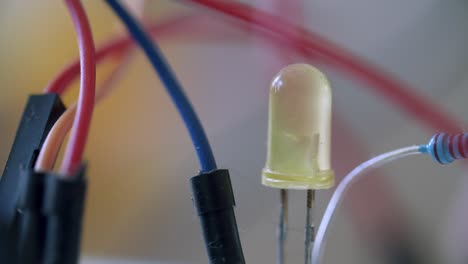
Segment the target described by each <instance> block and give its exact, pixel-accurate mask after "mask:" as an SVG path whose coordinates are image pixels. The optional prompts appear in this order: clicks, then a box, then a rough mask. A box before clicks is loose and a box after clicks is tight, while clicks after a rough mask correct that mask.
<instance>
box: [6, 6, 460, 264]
mask: <svg viewBox="0 0 468 264" xmlns="http://www.w3.org/2000/svg"><path fill="white" fill-rule="evenodd" d="M127 2H129V3H130V4H133V5H134V7H135V8H134V10H135V12H139V14H140V16H141V17H144V18H145V19H147V20H151V21H158V20H162V19H164V18H166V17H169V16H172V15H174V14H177V13H194V14H198V15H199V16H200V20H201V22H200V23H199V24H198V25H199V26H198V30H186V31H184V30H179V31H178V32H179V33H174V34H168V35H166V37H164V38H163V37H161V38H160V39H158V37H156V40H157V41H158V43H159V44H160V46H161V48H162V50H163V51H164V52H165V54H166V55H167V57H168V59H169V61H170V63H171V64H172V66H173V69H174V70H175V71H176V73H177V75H178V77H179V78H180V80H181V82H182V84H183V85H184V87H185V88H186V91H187V94H188V95H189V97H190V98H191V99H192V101H193V104H194V106H195V108H196V110H197V111H198V113H199V115H200V117H201V119H202V122H203V124H204V125H205V129H206V131H207V133H208V136H209V138H210V140H211V143H212V146H213V148H214V152H215V155H216V157H217V161H218V165H219V167H221V168H227V169H230V171H231V177H232V181H233V185H234V188H235V189H234V190H235V194H236V200H237V210H236V212H237V219H238V224H239V227H240V231H241V234H240V235H241V239H242V242H243V246H244V253H245V255H246V260H247V262H248V263H274V261H275V249H276V242H275V239H276V223H277V213H278V212H277V211H278V202H279V191H277V190H272V189H268V188H266V187H263V186H261V184H260V173H261V169H262V168H263V165H264V161H265V150H266V145H265V143H266V131H267V130H266V129H267V127H266V126H267V104H268V100H267V99H268V96H267V95H268V89H269V83H270V81H271V79H272V77H273V76H274V75H275V74H276V73H277V72H278V71H279V70H280V69H281V68H282V67H284V66H285V65H286V64H288V63H293V62H308V63H312V64H314V62H313V61H308V60H306V59H305V58H302V57H300V56H297V55H294V54H293V53H289V52H286V51H284V50H282V49H278V48H277V47H275V46H274V45H272V43H271V42H270V41H266V40H264V39H262V38H261V37H259V36H257V35H256V31H255V30H254V29H251V28H250V29H249V28H248V27H247V28H245V27H244V30H242V31H241V30H238V29H236V27H235V26H233V25H235V24H232V23H233V20H228V21H226V22H227V23H221V22H222V21H224V17H223V16H222V15H218V14H215V13H214V12H212V11H207V10H205V9H203V8H200V7H197V6H193V5H190V4H188V3H184V2H185V1H169V0H164V1H162V0H161V1H127ZM243 2H246V3H249V4H251V5H253V6H256V7H258V8H261V9H263V10H265V11H268V12H271V13H275V14H277V15H279V16H281V17H283V18H284V19H286V20H288V21H291V22H293V23H296V24H300V25H303V26H304V27H305V28H307V29H309V30H311V31H313V32H317V33H319V34H320V35H322V36H324V37H326V38H327V39H329V40H331V41H333V42H335V43H337V44H339V45H340V46H342V47H345V48H346V49H348V50H350V51H352V52H353V53H354V54H356V55H357V56H359V57H361V58H363V59H365V60H366V61H369V62H372V63H373V64H374V65H377V66H379V67H380V68H382V69H384V70H385V71H386V72H388V73H389V74H391V75H392V76H394V77H395V78H397V79H399V80H402V81H404V82H406V83H409V84H411V85H412V87H414V89H415V90H416V91H417V92H418V93H420V94H423V95H424V97H425V98H427V99H428V100H429V101H431V102H433V103H434V107H437V108H440V111H442V112H446V113H448V114H449V115H450V116H452V117H453V118H454V119H456V120H457V121H458V122H459V126H460V130H464V131H466V128H467V127H466V126H465V124H468V115H467V114H466V113H467V111H468V108H467V98H468V88H467V87H468V74H467V73H468V51H467V48H466V47H467V46H468V31H467V28H468V15H467V14H468V2H466V1H463V0H460V1H435V0H414V1H406V0H394V1H387V0H354V1H346V0H314V1H307V0H296V1H286V0H279V1H277V0H251V1H243ZM83 3H84V5H85V7H86V10H87V11H88V14H89V18H90V21H91V23H92V27H93V32H94V35H95V41H96V43H97V46H99V43H103V41H105V40H106V39H108V38H109V37H111V36H112V35H113V34H116V33H117V34H119V33H122V32H121V31H122V28H121V27H120V24H119V22H118V21H117V19H116V18H115V17H114V16H113V14H112V13H111V11H110V10H109V8H108V7H107V6H106V5H105V3H104V1H90V0H89V1H86V0H84V1H83ZM252 15H255V14H252ZM77 55H78V51H77V46H76V39H75V35H74V31H73V27H72V24H71V21H70V19H69V16H68V13H67V11H66V9H65V7H64V5H63V4H62V3H61V2H60V1H52V0H47V1H45V0H43V1H26V0H20V1H17V0H4V1H1V2H0V91H1V95H0V165H1V166H2V167H3V165H4V163H5V161H6V159H7V156H8V153H9V149H10V147H11V144H12V141H13V138H14V134H15V130H16V128H17V125H18V121H19V118H20V116H21V113H22V110H23V107H24V105H25V103H26V100H27V97H28V95H29V94H31V93H41V92H42V90H43V88H44V87H45V86H46V85H47V83H48V82H49V80H51V79H52V78H53V76H55V74H57V73H58V72H59V70H60V69H61V68H62V67H64V66H65V65H66V64H67V63H68V62H70V61H71V60H72V59H75V58H76V57H77ZM134 55H135V56H134V59H133V60H132V61H131V64H130V66H129V68H128V71H127V73H126V74H125V76H124V77H123V78H122V80H121V81H120V82H119V84H118V86H119V87H118V89H117V90H116V91H115V92H114V93H113V94H112V96H110V97H109V98H108V99H107V100H106V101H104V102H103V103H102V104H100V105H99V106H98V107H97V108H96V111H95V115H94V119H93V125H92V129H91V135H90V138H89V142H88V145H87V151H86V157H87V160H88V161H89V164H90V170H89V172H88V176H89V194H88V199H87V208H86V219H85V227H84V234H83V238H84V242H83V250H84V255H85V256H86V258H85V263H86V262H87V261H88V260H89V259H91V261H90V262H89V263H104V262H100V261H98V262H92V259H94V258H98V259H104V260H105V259H109V260H112V263H119V262H116V261H118V260H122V261H123V262H122V263H139V262H138V261H143V262H142V263H155V262H158V261H160V262H161V263H206V262H207V258H206V255H205V250H204V245H203V243H202V240H201V235H200V228H199V224H198V219H197V217H196V215H195V213H194V210H193V208H192V202H191V199H190V198H191V197H190V190H189V184H188V179H189V177H190V176H193V175H195V174H197V172H198V163H197V160H196V157H195V155H194V151H193V148H192V146H191V142H190V139H189V137H188V134H187V132H186V130H185V127H184V125H183V123H182V122H181V119H180V117H179V116H178V113H177V112H176V110H175V108H174V107H173V106H172V104H171V102H170V100H169V98H168V96H167V95H166V93H165V91H164V89H163V87H162V86H161V83H160V82H159V79H158V77H157V76H156V75H155V74H154V72H153V70H152V69H151V67H150V66H149V64H148V62H147V60H146V58H144V56H142V54H141V52H140V51H136V52H135V53H134ZM317 66H318V67H319V68H321V69H322V70H323V71H324V72H325V73H326V74H327V76H328V77H329V79H330V82H331V84H332V87H333V89H334V90H333V91H334V106H333V107H334V109H333V110H334V113H333V115H334V118H333V119H334V120H333V127H334V132H333V141H332V142H333V153H332V155H333V167H334V169H335V171H336V173H337V175H339V177H342V175H343V174H345V173H347V172H348V171H349V170H350V169H352V168H353V167H354V166H356V165H358V164H359V163H361V162H362V161H364V160H367V159H368V158H370V157H373V156H375V155H377V154H380V153H383V152H385V151H388V150H392V149H396V148H398V147H402V146H406V145H411V144H422V143H426V142H427V141H428V140H429V138H430V137H431V135H432V134H434V133H436V132H438V131H435V130H434V129H431V128H429V127H428V126H427V125H425V124H424V123H423V122H422V121H421V120H418V119H417V118H414V117H413V116H411V115H409V114H407V113H405V112H403V111H402V110H400V109H399V108H398V107H397V106H395V105H393V104H391V103H389V102H388V101H387V100H386V98H384V97H382V96H380V95H378V94H376V93H373V92H371V90H370V89H368V87H366V85H365V84H363V83H360V82H358V81H356V80H355V79H353V78H352V77H351V76H349V75H342V74H341V73H340V72H338V71H336V70H335V69H334V68H332V67H329V66H327V65H322V64H317ZM112 67H113V65H112V61H109V62H107V63H105V64H103V65H102V67H101V66H100V67H99V72H98V77H99V79H100V80H101V79H103V77H104V76H105V73H106V72H108V71H109V69H111V68H112ZM75 90H76V89H75ZM75 98H76V92H71V93H68V94H67V95H66V96H65V98H64V100H65V102H66V103H68V104H69V103H71V102H73V101H74V99H75ZM467 176H468V175H467V173H466V170H463V165H460V164H458V165H457V164H455V165H449V166H440V165H436V164H434V163H433V162H432V161H430V160H429V157H414V158H410V159H408V160H404V161H400V162H398V163H396V164H393V165H389V166H387V167H385V169H383V170H381V171H377V172H374V173H373V174H372V175H368V176H367V177H365V179H363V180H361V181H360V182H359V183H358V184H356V186H355V188H354V190H353V191H352V192H351V193H350V195H349V196H348V197H347V198H346V201H345V203H344V206H343V208H341V209H340V210H339V213H338V214H337V217H336V218H335V219H336V220H335V221H334V222H333V225H332V227H331V235H330V237H329V239H328V243H327V249H326V254H325V258H324V261H325V262H324V263H348V264H351V263H466V262H467V261H468V253H467V252H466V243H467V242H468V225H467V224H466V217H467V214H468V213H467V212H468V203H466V202H465V201H467V200H468V177H467ZM331 193H332V190H328V191H321V192H319V193H318V209H317V214H316V215H318V216H321V214H322V212H323V209H324V207H325V205H326V203H327V201H328V199H329V197H330V195H331ZM290 202H291V209H290V233H289V237H288V240H289V242H288V261H290V263H301V262H302V261H303V259H302V258H303V241H304V238H303V229H304V221H305V193H304V192H299V191H298V192H293V193H292V197H291V198H290ZM316 223H318V219H316ZM400 258H401V259H417V260H414V261H412V262H408V261H407V262H404V261H398V259H400ZM395 259H397V260H395ZM127 260H128V261H127ZM133 260H134V261H135V262H133ZM392 261H393V262H392Z"/></svg>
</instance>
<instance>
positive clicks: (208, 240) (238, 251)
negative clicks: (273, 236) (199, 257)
mask: <svg viewBox="0 0 468 264" xmlns="http://www.w3.org/2000/svg"><path fill="white" fill-rule="evenodd" d="M191 185H192V195H193V202H194V205H195V208H196V210H197V213H198V216H199V218H200V222H201V226H202V230H203V237H204V240H205V245H206V250H207V252H208V257H209V260H210V263H212V264H221V263H223V264H243V263H245V260H244V254H243V252H242V246H241V242H240V238H239V231H238V228H237V222H236V217H235V214H234V207H235V205H236V203H235V201H234V194H233V191H232V185H231V179H230V177H229V171H228V170H214V171H212V172H208V173H202V174H200V175H197V176H195V177H192V178H191Z"/></svg>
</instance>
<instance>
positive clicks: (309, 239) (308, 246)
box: [304, 190, 315, 264]
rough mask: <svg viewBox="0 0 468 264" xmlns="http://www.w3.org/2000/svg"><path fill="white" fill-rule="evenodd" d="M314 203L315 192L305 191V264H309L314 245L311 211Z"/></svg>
mask: <svg viewBox="0 0 468 264" xmlns="http://www.w3.org/2000/svg"><path fill="white" fill-rule="evenodd" d="M314 202H315V191H314V190H307V211H306V224H305V252H304V261H305V264H310V263H311V257H310V253H311V252H312V245H313V243H314V236H315V230H314V229H315V227H314V220H313V214H312V209H313V206H314Z"/></svg>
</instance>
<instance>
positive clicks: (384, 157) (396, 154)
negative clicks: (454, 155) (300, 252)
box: [312, 146, 422, 264]
mask: <svg viewBox="0 0 468 264" xmlns="http://www.w3.org/2000/svg"><path fill="white" fill-rule="evenodd" d="M416 154H422V152H421V149H420V146H410V147H405V148H401V149H397V150H394V151H390V152H387V153H384V154H381V155H379V156H377V157H374V158H372V159H370V160H368V161H366V162H364V163H362V164H361V165H359V166H357V167H356V168H355V169H354V170H352V171H351V172H350V173H349V174H348V175H346V177H344V178H343V180H342V181H341V182H340V184H338V187H337V188H336V190H335V192H334V193H333V196H332V198H331V199H330V202H329V203H328V206H327V209H326V210H325V213H324V215H323V218H322V221H321V223H320V226H319V228H318V230H317V236H316V237H315V243H314V246H313V249H312V264H319V263H320V258H321V253H322V251H323V248H324V247H325V245H324V243H325V240H326V235H327V230H328V227H329V225H330V223H331V221H332V218H333V215H334V213H335V212H336V209H337V208H338V206H339V205H340V203H341V201H342V200H343V197H344V195H345V194H346V191H348V190H349V188H350V187H351V186H352V184H353V183H354V182H356V181H357V180H358V179H359V178H361V177H362V176H364V175H365V173H367V172H368V171H370V170H371V169H375V168H378V167H381V166H383V165H385V164H387V163H389V162H391V161H394V160H397V159H401V158H404V157H407V156H410V155H416Z"/></svg>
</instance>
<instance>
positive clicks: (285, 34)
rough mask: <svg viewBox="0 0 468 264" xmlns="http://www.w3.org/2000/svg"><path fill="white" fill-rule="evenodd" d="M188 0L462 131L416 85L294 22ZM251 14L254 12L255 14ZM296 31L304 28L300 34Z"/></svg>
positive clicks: (238, 6)
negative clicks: (238, 22) (421, 93)
mask: <svg viewBox="0 0 468 264" xmlns="http://www.w3.org/2000/svg"><path fill="white" fill-rule="evenodd" d="M186 1H188V2H193V3H196V4H198V5H200V6H204V7H206V8H209V9H211V10H213V11H217V12H219V13H222V14H224V15H227V16H230V17H234V18H237V19H239V20H241V21H244V22H246V23H249V24H254V25H256V26H258V27H259V28H260V29H263V30H260V31H259V32H260V33H265V29H266V31H267V32H270V34H271V33H273V34H274V35H273V36H271V37H274V38H276V39H277V41H280V42H282V43H288V44H289V45H290V44H294V45H295V46H296V49H297V51H300V52H302V53H303V54H304V55H307V57H308V58H311V57H313V58H315V59H320V60H322V61H323V62H325V63H327V64H329V65H330V66H333V67H334V68H336V69H338V70H341V71H343V72H345V73H348V74H350V75H351V76H352V77H354V78H357V79H360V80H361V81H363V82H365V83H367V84H369V88H373V89H374V90H376V91H377V92H379V93H381V94H382V95H384V96H385V98H386V99H388V100H389V101H391V102H392V103H393V104H395V105H398V106H400V107H401V108H402V109H403V110H406V111H407V112H409V113H411V114H413V115H414V116H416V117H418V119H420V120H423V121H425V122H426V123H427V124H429V125H430V126H431V127H432V128H433V129H437V130H439V129H444V130H446V131H448V132H457V131H459V126H458V125H457V122H455V121H454V120H452V119H451V118H449V116H447V115H445V114H443V113H442V112H440V111H438V110H437V108H436V107H434V106H432V104H431V103H429V102H428V101H426V100H424V99H423V97H422V96H421V95H419V94H417V93H416V92H414V89H412V88H410V87H406V86H405V85H404V84H402V83H399V82H397V81H395V80H394V79H392V78H389V77H388V75H387V74H385V73H383V72H382V71H379V70H378V68H377V67H375V66H374V65H370V64H367V63H365V62H364V61H362V60H360V59H358V58H357V57H355V56H353V55H352V54H351V53H350V52H348V51H346V50H345V49H343V48H341V47H339V46H337V45H335V44H334V43H332V42H330V41H328V40H326V39H324V38H322V37H321V36H319V35H317V34H315V33H312V32H309V31H307V30H306V29H304V28H300V27H297V26H294V25H293V24H291V23H289V22H287V21H285V20H284V19H281V18H280V17H277V16H274V15H271V14H269V13H267V12H264V11H261V10H258V9H256V8H253V7H250V6H249V5H247V4H243V3H240V2H232V1H219V0H186ZM251 14H255V16H252V15H251ZM297 32H301V34H298V33H297Z"/></svg>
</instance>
